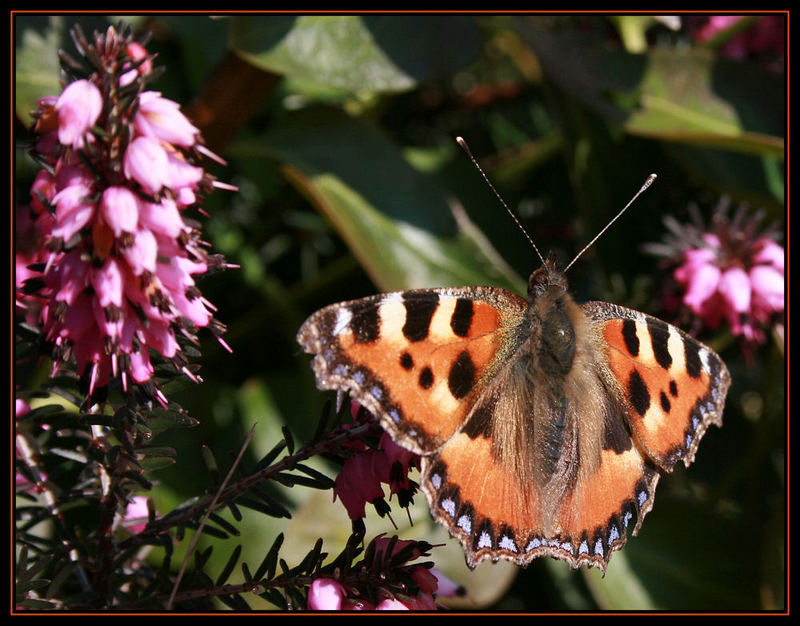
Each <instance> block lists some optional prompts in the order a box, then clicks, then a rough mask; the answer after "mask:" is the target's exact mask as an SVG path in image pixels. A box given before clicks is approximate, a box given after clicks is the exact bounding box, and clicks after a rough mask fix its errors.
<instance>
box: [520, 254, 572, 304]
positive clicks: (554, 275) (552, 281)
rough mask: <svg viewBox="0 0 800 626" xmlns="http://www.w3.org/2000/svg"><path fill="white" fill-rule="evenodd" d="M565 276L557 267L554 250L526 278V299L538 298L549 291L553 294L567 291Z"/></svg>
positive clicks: (556, 294)
mask: <svg viewBox="0 0 800 626" xmlns="http://www.w3.org/2000/svg"><path fill="white" fill-rule="evenodd" d="M567 287H568V285H567V277H566V276H565V275H564V272H563V271H561V270H560V269H558V265H557V262H556V255H555V252H551V253H550V254H548V255H547V258H546V259H545V260H544V262H543V263H542V266H541V267H540V268H539V269H537V270H536V271H535V272H533V274H531V277H530V278H529V279H528V300H529V301H532V300H535V299H537V298H540V297H541V296H542V295H543V294H545V293H547V292H550V293H551V294H552V295H554V296H558V295H560V294H561V293H566V291H567Z"/></svg>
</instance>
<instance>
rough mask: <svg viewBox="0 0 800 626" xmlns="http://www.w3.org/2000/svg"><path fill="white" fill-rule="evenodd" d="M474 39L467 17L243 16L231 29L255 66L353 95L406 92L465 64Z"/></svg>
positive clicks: (234, 46) (232, 37)
mask: <svg viewBox="0 0 800 626" xmlns="http://www.w3.org/2000/svg"><path fill="white" fill-rule="evenodd" d="M412 40H413V45H409V42H410V41H412ZM477 42H478V38H477V28H476V26H475V25H474V23H473V22H472V20H471V19H469V18H462V17H452V16H353V15H336V16H279V15H273V16H261V17H253V16H248V17H237V18H234V19H233V20H231V29H230V47H231V48H232V49H233V50H234V51H235V52H236V53H237V54H239V55H240V56H242V57H243V58H245V59H247V60H248V61H250V62H251V63H253V64H254V65H256V66H257V67H260V68H262V69H264V70H268V71H271V72H274V73H276V74H284V75H286V76H287V77H290V78H294V79H296V80H299V81H307V82H309V83H316V84H318V85H321V86H327V87H331V88H338V89H342V90H346V91H349V92H352V93H358V92H374V91H385V92H396V91H405V90H408V89H412V88H414V87H415V86H417V85H418V84H419V83H420V82H422V81H425V80H429V79H431V78H433V77H434V76H437V75H439V74H441V73H443V72H452V71H453V70H455V69H457V68H459V67H461V66H462V65H464V64H465V63H466V62H468V61H469V59H470V58H471V57H472V56H473V55H474V53H475V51H476V49H477Z"/></svg>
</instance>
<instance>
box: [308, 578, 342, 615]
mask: <svg viewBox="0 0 800 626" xmlns="http://www.w3.org/2000/svg"><path fill="white" fill-rule="evenodd" d="M346 593H347V590H346V589H345V588H344V586H343V585H342V584H341V583H339V582H337V581H335V580H333V579H332V578H316V579H314V581H313V582H312V583H311V587H310V588H309V590H308V608H309V609H311V610H312V611H339V610H341V608H342V598H344V597H345V595H346Z"/></svg>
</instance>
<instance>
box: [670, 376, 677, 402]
mask: <svg viewBox="0 0 800 626" xmlns="http://www.w3.org/2000/svg"><path fill="white" fill-rule="evenodd" d="M669 393H670V394H671V395H672V397H673V398H677V397H678V383H676V382H675V381H674V380H671V381H669Z"/></svg>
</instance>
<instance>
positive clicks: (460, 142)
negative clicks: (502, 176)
mask: <svg viewBox="0 0 800 626" xmlns="http://www.w3.org/2000/svg"><path fill="white" fill-rule="evenodd" d="M456 141H457V142H458V145H459V146H461V149H462V150H464V152H466V154H467V156H468V157H469V160H470V161H472V164H473V165H474V166H475V167H476V168H478V171H479V172H480V173H481V176H483V180H485V181H486V184H487V185H489V189H491V190H492V193H494V195H495V196H496V197H497V199H498V200H500V204H502V205H503V206H504V207H505V209H506V211H508V214H509V215H510V216H511V219H513V220H514V221H515V222H516V224H517V226H519V229H520V230H521V231H522V233H523V234H524V235H525V237H526V238H527V239H528V241H529V242H530V244H531V246H533V249H534V250H536V254H538V255H539V259H540V260H541V261H542V264H544V257H543V256H542V253H541V252H539V248H537V247H536V244H535V243H533V239H531V236H530V235H529V234H528V231H527V230H525V228H524V227H523V226H522V223H521V222H520V221H519V219H517V216H516V215H514V212H513V211H512V210H511V209H510V208H509V207H508V204H506V201H505V200H503V196H501V195H500V193H499V192H498V191H497V189H495V187H494V185H493V184H492V181H490V180H489V177H488V176H487V175H486V172H484V171H483V168H482V167H481V166H480V165H479V164H478V161H477V160H476V159H475V157H474V156H472V152H471V151H470V149H469V146H467V142H466V141H464V138H463V137H456Z"/></svg>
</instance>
